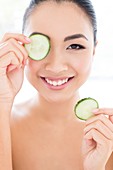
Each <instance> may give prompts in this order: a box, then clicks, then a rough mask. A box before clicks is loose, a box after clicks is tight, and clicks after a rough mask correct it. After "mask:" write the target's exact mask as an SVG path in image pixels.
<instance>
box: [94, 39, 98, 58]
mask: <svg viewBox="0 0 113 170" xmlns="http://www.w3.org/2000/svg"><path fill="white" fill-rule="evenodd" d="M97 44H98V41H96V43H95V44H94V49H93V56H94V55H95V50H96V47H97Z"/></svg>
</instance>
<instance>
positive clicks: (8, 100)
mask: <svg viewBox="0 0 113 170" xmlns="http://www.w3.org/2000/svg"><path fill="white" fill-rule="evenodd" d="M44 18H48V19H47V20H44ZM28 23H29V24H28V25H27V27H26V30H25V35H26V36H29V35H30V34H31V33H33V32H40V33H43V34H45V35H47V36H49V37H50V42H51V50H50V53H49V54H48V56H47V57H46V58H45V59H43V60H41V61H33V60H31V59H30V58H29V57H28V54H27V51H26V50H25V48H24V46H23V44H25V43H30V40H29V38H27V37H26V36H24V35H20V34H6V35H5V36H4V37H3V39H2V41H1V45H0V82H2V84H3V86H0V108H1V114H0V124H2V125H4V127H5V128H3V126H1V129H0V131H1V132H2V133H0V139H4V140H3V142H0V148H3V147H4V148H5V147H6V146H7V150H4V149H1V152H3V153H6V152H7V151H8V152H7V154H0V162H1V163H0V169H2V170H9V169H10V170H12V169H13V170H31V169H32V170H75V169H77V170H112V169H113V155H112V151H113V109H112V108H111V109H106V108H105V109H99V110H96V111H95V113H94V114H95V117H93V118H91V119H89V120H88V121H86V122H82V121H80V120H78V119H77V118H76V117H75V114H74V109H73V108H74V106H75V104H76V102H77V101H78V100H79V99H80V96H79V88H80V87H81V85H82V84H83V83H85V81H86V80H87V78H88V76H89V74H90V70H91V66H92V61H93V58H94V53H95V46H94V41H93V31H92V27H91V24H90V22H89V19H88V17H87V16H86V15H85V13H84V12H83V11H82V10H81V9H80V8H78V7H77V6H76V5H74V4H73V3H69V2H63V3H60V4H57V3H55V2H44V3H42V4H40V6H38V7H37V8H36V9H35V11H34V12H33V13H32V15H31V16H30V18H29V20H28ZM50 28H51V29H52V31H51V29H50ZM78 34H79V35H82V36H79V37H78ZM72 35H74V36H72ZM75 35H77V36H75ZM72 37H73V38H72ZM20 42H21V43H20ZM73 44H76V45H74V46H73ZM24 70H25V72H26V76H27V79H28V80H29V82H30V83H31V84H32V85H33V86H34V87H35V89H36V90H37V94H36V96H34V97H33V98H32V100H29V101H26V102H25V103H23V104H19V105H17V106H14V107H13V108H12V105H13V102H14V98H15V96H16V94H17V93H18V92H19V90H20V89H21V86H22V83H23V79H24V76H23V75H24ZM42 77H43V78H42ZM44 78H46V79H48V80H51V81H59V80H62V79H66V78H71V80H70V81H68V82H67V83H65V84H64V85H62V86H59V87H57V86H53V85H50V84H48V83H47V82H46V80H45V79H44ZM0 84H1V83H0ZM5 106H7V108H6V107H5ZM10 115H11V119H10ZM106 115H108V117H107V116H106ZM4 117H5V119H4ZM10 128H11V133H10ZM4 129H5V130H4ZM6 136H7V138H6ZM11 154H12V156H11ZM3 155H4V156H3ZM11 160H13V161H12V162H13V165H11Z"/></svg>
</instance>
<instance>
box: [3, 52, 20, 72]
mask: <svg viewBox="0 0 113 170" xmlns="http://www.w3.org/2000/svg"><path fill="white" fill-rule="evenodd" d="M19 65H20V62H19V60H18V58H17V57H16V56H15V53H13V52H10V53H8V54H6V55H5V56H3V57H1V58H0V75H1V74H6V71H7V68H8V66H14V67H19Z"/></svg>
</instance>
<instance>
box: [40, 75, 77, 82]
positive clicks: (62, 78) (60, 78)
mask: <svg viewBox="0 0 113 170" xmlns="http://www.w3.org/2000/svg"><path fill="white" fill-rule="evenodd" d="M73 77H74V76H67V77H66V76H65V77H44V76H41V78H43V79H49V80H51V81H58V80H64V79H70V78H73Z"/></svg>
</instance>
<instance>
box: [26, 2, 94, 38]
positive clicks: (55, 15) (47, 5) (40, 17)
mask: <svg viewBox="0 0 113 170" xmlns="http://www.w3.org/2000/svg"><path fill="white" fill-rule="evenodd" d="M26 27H27V32H28V34H31V33H32V32H35V31H38V32H42V33H44V34H47V35H51V36H52V34H54V36H55V34H56V36H58V35H60V37H65V36H66V35H71V34H73V33H84V34H86V35H87V34H89V35H90V36H91V35H92V32H93V31H92V26H91V23H90V20H89V18H88V16H87V15H86V14H85V12H84V11H83V10H82V9H81V8H79V7H78V6H77V5H76V4H74V3H73V2H60V3H57V2H53V1H46V2H43V3H41V4H40V5H38V6H37V7H36V8H35V10H34V11H33V12H32V14H31V16H30V17H29V19H28V24H27V26H26Z"/></svg>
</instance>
